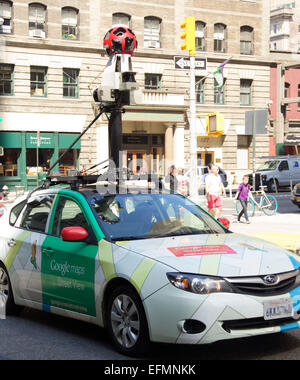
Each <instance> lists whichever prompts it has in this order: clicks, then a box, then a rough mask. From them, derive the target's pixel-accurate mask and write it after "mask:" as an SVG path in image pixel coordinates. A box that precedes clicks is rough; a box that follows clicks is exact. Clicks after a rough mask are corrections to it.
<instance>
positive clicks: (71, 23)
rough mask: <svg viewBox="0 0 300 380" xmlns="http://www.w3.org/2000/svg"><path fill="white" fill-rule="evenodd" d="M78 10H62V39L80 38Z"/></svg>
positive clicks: (67, 8)
mask: <svg viewBox="0 0 300 380" xmlns="http://www.w3.org/2000/svg"><path fill="white" fill-rule="evenodd" d="M77 19H78V10H77V9H74V8H70V7H65V8H63V9H62V20H61V23H62V38H66V39H71V40H76V39H77V38H78V32H77V22H78V20H77Z"/></svg>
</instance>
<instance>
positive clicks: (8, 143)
mask: <svg viewBox="0 0 300 380" xmlns="http://www.w3.org/2000/svg"><path fill="white" fill-rule="evenodd" d="M77 137H78V134H76V133H59V132H49V133H40V136H39V146H38V144H37V142H38V136H37V133H36V132H25V131H24V132H0V146H1V147H3V156H0V189H1V188H2V186H3V185H7V186H8V188H9V189H10V190H11V191H13V190H14V189H15V186H17V185H22V186H24V187H25V189H26V190H28V189H31V188H34V187H35V186H36V184H37V173H38V172H46V171H47V170H48V169H49V168H50V167H51V166H52V165H53V164H54V163H55V162H56V161H57V160H58V158H59V156H60V154H61V153H62V152H63V151H64V150H65V149H67V148H68V147H69V146H70V145H71V144H72V143H73V142H74V141H75V139H76V138H77ZM79 150H80V141H78V142H77V143H76V144H75V146H74V147H73V149H72V150H71V151H70V153H68V154H66V155H65V156H64V157H63V158H62V160H61V161H59V164H57V165H56V167H55V168H54V170H53V171H55V172H60V173H61V174H66V171H67V169H71V168H78V156H79Z"/></svg>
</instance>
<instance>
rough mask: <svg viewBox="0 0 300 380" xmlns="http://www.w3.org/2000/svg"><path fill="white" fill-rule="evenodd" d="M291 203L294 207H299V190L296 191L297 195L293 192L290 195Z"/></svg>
mask: <svg viewBox="0 0 300 380" xmlns="http://www.w3.org/2000/svg"><path fill="white" fill-rule="evenodd" d="M291 201H292V202H293V203H294V204H295V205H297V206H300V194H299V190H298V192H297V193H295V192H293V193H292V196H291Z"/></svg>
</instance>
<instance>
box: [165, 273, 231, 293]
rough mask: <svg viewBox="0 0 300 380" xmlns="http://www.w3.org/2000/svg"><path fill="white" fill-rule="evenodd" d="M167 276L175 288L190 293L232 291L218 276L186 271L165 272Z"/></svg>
mask: <svg viewBox="0 0 300 380" xmlns="http://www.w3.org/2000/svg"><path fill="white" fill-rule="evenodd" d="M167 277H168V279H169V281H170V282H171V284H172V285H174V286H175V287H176V288H178V289H182V290H186V291H188V292H192V293H197V294H210V293H233V289H232V287H231V286H230V285H229V283H228V282H227V281H225V280H224V279H222V278H220V277H210V276H201V275H197V274H186V273H167Z"/></svg>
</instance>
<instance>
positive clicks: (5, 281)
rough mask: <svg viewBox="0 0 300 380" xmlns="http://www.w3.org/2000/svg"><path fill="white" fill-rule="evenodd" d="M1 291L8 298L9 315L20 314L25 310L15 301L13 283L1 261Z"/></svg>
mask: <svg viewBox="0 0 300 380" xmlns="http://www.w3.org/2000/svg"><path fill="white" fill-rule="evenodd" d="M0 293H2V294H3V295H4V297H5V298H6V314H7V315H18V314H20V312H21V311H22V310H23V308H22V307H21V306H17V305H16V304H15V301H14V295H13V292H12V287H11V283H10V280H9V276H8V273H7V271H6V269H5V267H4V265H1V263H0Z"/></svg>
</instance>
